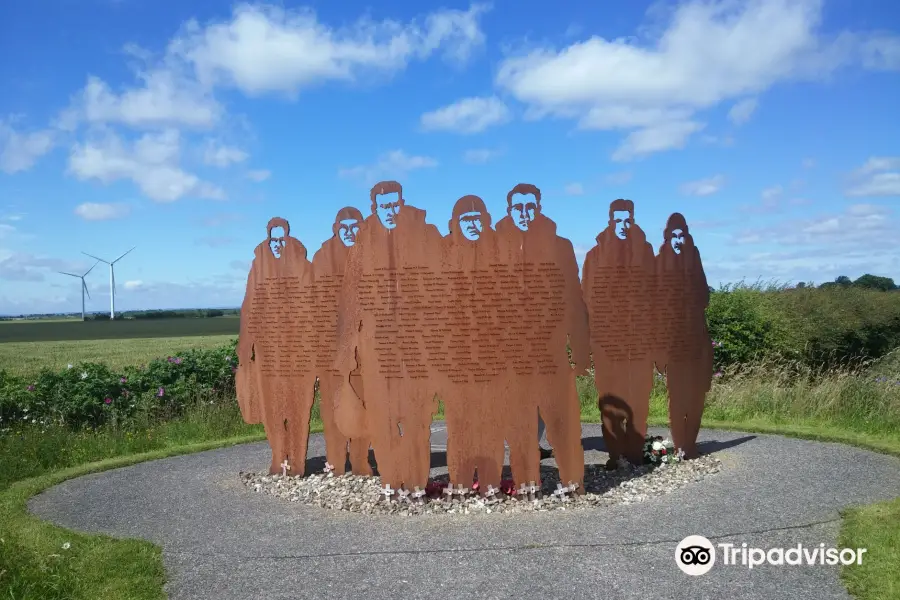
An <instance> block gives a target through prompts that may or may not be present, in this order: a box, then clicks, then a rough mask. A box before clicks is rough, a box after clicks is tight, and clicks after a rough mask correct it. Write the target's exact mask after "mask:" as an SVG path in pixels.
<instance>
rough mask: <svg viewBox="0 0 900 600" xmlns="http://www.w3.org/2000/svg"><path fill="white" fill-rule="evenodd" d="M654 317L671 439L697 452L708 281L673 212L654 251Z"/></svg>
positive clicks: (709, 355) (708, 380) (708, 355)
mask: <svg viewBox="0 0 900 600" xmlns="http://www.w3.org/2000/svg"><path fill="white" fill-rule="evenodd" d="M656 272H657V288H656V293H655V296H656V298H657V301H658V310H659V315H660V319H659V321H658V325H657V330H658V333H659V338H658V339H659V343H658V345H657V348H656V351H657V359H656V367H657V369H658V370H659V371H660V372H661V373H665V374H666V387H667V389H668V393H669V425H670V428H671V431H672V442H673V443H674V444H675V447H676V448H681V449H682V450H683V451H684V454H685V458H694V457H696V456H697V435H698V434H699V433H700V420H701V417H702V416H703V407H704V405H705V403H706V393H707V392H709V389H710V387H711V385H712V377H713V348H712V340H711V339H710V337H709V331H708V330H707V328H706V308H707V307H708V306H709V285H708V284H707V281H706V275H705V274H704V273H703V263H702V262H701V260H700V251H699V250H698V249H697V247H696V246H695V245H694V238H693V237H692V236H691V234H690V231H689V229H688V225H687V222H686V221H685V218H684V216H683V215H681V214H680V213H673V214H672V215H671V216H670V217H669V219H668V222H667V223H666V228H665V231H664V233H663V243H662V245H661V246H660V248H659V254H657V257H656Z"/></svg>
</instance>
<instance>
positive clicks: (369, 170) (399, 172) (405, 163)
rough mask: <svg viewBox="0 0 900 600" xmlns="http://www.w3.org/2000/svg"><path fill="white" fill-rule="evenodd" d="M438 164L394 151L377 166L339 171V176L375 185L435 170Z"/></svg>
mask: <svg viewBox="0 0 900 600" xmlns="http://www.w3.org/2000/svg"><path fill="white" fill-rule="evenodd" d="M437 165H438V162H437V161H436V160H435V159H433V158H430V157H428V156H410V155H408V154H406V153H405V152H404V151H403V150H392V151H390V152H386V153H385V154H382V155H381V156H379V157H378V160H376V161H375V164H372V165H360V166H356V167H351V168H348V169H339V170H338V175H339V176H340V177H344V178H347V179H362V180H364V181H366V182H369V181H371V182H372V184H375V183H376V181H377V180H378V179H381V178H384V177H398V178H399V177H401V176H403V175H405V174H406V173H409V172H410V171H414V170H417V169H428V168H434V167H436V166H437Z"/></svg>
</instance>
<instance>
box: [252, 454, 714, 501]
mask: <svg viewBox="0 0 900 600" xmlns="http://www.w3.org/2000/svg"><path fill="white" fill-rule="evenodd" d="M721 468H722V463H721V461H719V460H718V459H717V458H715V457H713V456H711V455H703V456H701V457H699V458H697V459H695V460H689V461H683V462H678V463H673V464H667V465H661V466H649V465H642V466H633V465H625V464H623V465H622V466H620V467H619V468H618V469H616V470H607V468H606V466H605V464H588V465H585V473H584V475H585V477H584V483H585V485H584V490H583V493H580V494H572V493H565V494H561V493H556V494H554V492H555V491H557V490H558V489H559V486H558V485H557V484H559V483H560V481H559V473H558V471H557V469H556V468H555V467H552V466H547V465H542V466H541V474H542V480H541V482H540V492H538V493H537V494H533V495H532V494H528V496H527V497H523V496H521V495H520V494H518V493H513V494H506V493H498V494H496V495H495V496H494V497H491V498H486V497H483V496H481V495H479V494H478V493H477V492H474V493H473V492H472V491H471V489H470V490H469V493H467V494H465V495H460V494H453V495H448V494H445V493H444V488H446V485H447V481H448V478H447V475H446V474H442V475H436V476H434V477H433V478H432V482H431V484H430V485H429V489H428V490H427V495H425V496H423V497H421V498H420V499H416V498H413V497H412V493H409V494H408V495H407V494H406V493H405V492H407V490H404V493H403V494H399V493H397V492H394V493H392V494H390V497H388V496H386V495H385V493H384V492H385V490H384V489H383V486H382V484H381V480H380V478H379V477H365V476H358V475H350V474H348V475H340V476H337V477H336V476H334V475H332V474H330V473H316V474H312V475H308V476H306V477H290V476H288V477H285V476H282V475H269V474H266V473H241V474H240V478H241V481H242V482H243V483H244V485H245V486H247V488H248V490H250V491H251V492H257V493H265V494H270V495H273V496H276V497H278V498H281V499H283V500H286V501H289V502H297V503H299V504H305V505H310V506H317V507H320V508H324V509H329V510H339V511H346V512H358V513H363V514H370V515H400V516H412V515H423V516H424V515H435V514H464V515H472V514H492V513H526V512H535V511H553V510H578V509H596V508H603V507H606V506H614V505H618V504H633V503H636V502H643V501H645V500H648V499H651V498H653V497H656V496H664V495H666V494H669V493H671V492H673V491H675V490H677V489H680V488H682V487H684V486H686V485H692V484H694V483H696V482H699V481H700V480H702V479H704V478H705V477H707V476H710V475H713V474H715V473H718V472H719V470H720V469H721ZM504 477H508V472H507V473H506V474H505V475H504ZM563 486H565V483H563ZM392 491H393V490H392Z"/></svg>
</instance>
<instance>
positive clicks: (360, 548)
mask: <svg viewBox="0 0 900 600" xmlns="http://www.w3.org/2000/svg"><path fill="white" fill-rule="evenodd" d="M437 427H440V426H436V428H437ZM659 433H664V432H663V431H659ZM444 434H445V432H442V431H435V432H434V434H433V438H432V440H433V443H434V444H435V446H436V448H435V450H439V448H440V447H441V446H442V445H443V444H444V443H445V442H444V440H445V439H446V438H445V437H444ZM584 436H585V447H586V448H588V451H587V452H586V454H587V458H586V460H587V461H588V462H600V461H603V460H605V455H604V454H603V453H602V452H601V450H600V449H602V440H600V438H599V436H600V431H599V427H598V426H596V425H585V426H584ZM701 441H702V442H703V444H702V445H701V451H703V452H715V453H716V454H717V456H718V457H719V458H720V459H721V460H722V461H723V463H724V468H723V471H722V472H721V473H719V474H716V475H713V476H711V477H710V478H708V479H706V480H704V481H703V482H700V483H695V484H692V485H690V486H687V487H685V488H682V489H680V490H678V491H676V492H675V493H673V494H670V495H668V496H663V497H659V498H655V499H652V500H649V501H647V502H644V503H641V504H636V505H631V506H617V507H612V508H609V509H602V510H593V511H571V512H555V513H537V514H530V515H497V514H491V515H487V514H485V515H477V516H471V515H470V516H461V515H441V516H426V517H419V518H402V517H390V516H380V517H372V516H365V515H358V514H349V513H334V512H328V511H325V510H323V509H318V508H313V507H304V506H298V505H295V504H292V503H287V502H284V501H279V500H277V499H275V498H273V497H270V496H267V495H263V494H253V493H249V492H248V491H246V490H245V489H244V487H243V486H242V484H241V483H240V481H239V480H238V476H237V474H238V471H241V470H243V471H251V470H260V469H263V468H265V467H267V466H268V463H269V450H268V445H267V444H265V443H258V444H247V445H243V446H236V447H233V448H227V449H222V450H215V451H210V452H203V453H199V454H193V455H189V456H182V457H176V458H169V459H165V460H159V461H153V462H147V463H142V464H139V465H134V466H131V467H127V468H123V469H116V470H114V471H107V472H105V473H99V474H96V475H89V476H86V477H81V478H78V479H74V480H70V481H67V482H65V483H63V484H61V485H58V486H56V487H54V488H52V489H50V490H47V491H46V492H45V493H43V494H41V495H39V496H37V497H36V498H34V499H32V501H31V503H30V508H31V510H32V511H33V512H34V513H36V514H38V515H40V516H42V517H44V518H46V519H48V520H50V521H52V522H55V523H58V524H60V525H63V526H65V527H69V528H73V529H78V530H83V531H90V532H103V533H107V534H110V535H113V536H117V537H140V538H144V539H148V540H151V541H153V542H155V543H157V544H160V545H161V546H162V547H163V557H164V561H165V565H166V568H167V570H168V573H169V577H170V582H169V584H168V585H167V591H168V593H169V595H170V597H171V598H173V599H177V600H186V599H194V598H214V599H217V600H236V599H245V598H246V599H249V598H263V599H271V600H276V599H283V598H284V599H286V598H330V599H336V598H353V599H356V598H394V597H403V598H428V599H430V600H433V599H434V598H452V599H453V600H456V599H457V598H513V597H517V598H521V597H522V596H525V597H528V598H567V599H571V598H576V597H577V598H604V599H613V598H654V599H659V598H666V599H668V598H672V599H683V598H688V599H702V598H738V597H739V598H753V599H757V598H791V599H792V600H796V599H804V598H809V599H815V600H828V599H833V598H844V599H846V598H848V597H849V596H848V595H847V593H846V592H845V591H844V588H843V587H842V585H841V583H840V581H839V579H838V567H829V566H781V567H776V566H765V567H758V568H755V569H753V570H748V569H747V568H746V567H740V566H737V567H736V566H722V565H721V558H720V557H719V558H717V564H716V565H715V566H714V567H713V569H712V571H710V572H709V573H707V574H706V575H703V576H700V577H689V576H687V575H685V574H683V573H682V572H681V571H680V570H679V569H678V568H677V566H676V564H675V561H674V554H675V546H676V544H677V543H678V542H679V541H680V540H681V539H682V538H684V537H686V536H687V535H692V534H699V535H705V536H706V537H708V538H711V539H713V541H714V542H716V543H718V542H732V543H735V544H736V545H737V546H740V545H741V543H743V542H746V543H747V544H748V545H749V546H750V547H760V548H771V547H790V546H796V545H797V544H798V543H802V544H803V545H804V546H808V547H814V546H818V545H819V544H820V543H824V544H825V545H826V547H830V546H833V545H835V544H836V541H835V540H836V535H837V532H838V527H839V516H838V510H839V509H840V508H842V507H845V506H848V505H854V504H862V503H870V502H875V501H878V500H883V499H888V498H891V497H895V496H898V495H900V461H898V460H897V459H894V458H891V457H887V456H882V455H878V454H874V453H870V452H866V451H862V450H858V449H854V448H851V447H848V446H842V445H837V444H822V443H815V442H808V441H801V440H792V439H787V438H781V437H775V436H755V435H751V434H742V433H729V432H721V431H703V432H702V434H701ZM310 450H311V456H312V455H316V454H324V445H323V440H322V438H321V436H320V435H317V436H313V440H312V442H311V448H310ZM321 463H322V461H321V460H319V461H318V464H321Z"/></svg>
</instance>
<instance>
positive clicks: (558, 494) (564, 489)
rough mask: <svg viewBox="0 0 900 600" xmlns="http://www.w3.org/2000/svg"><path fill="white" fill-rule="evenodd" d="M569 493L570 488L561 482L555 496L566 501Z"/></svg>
mask: <svg viewBox="0 0 900 600" xmlns="http://www.w3.org/2000/svg"><path fill="white" fill-rule="evenodd" d="M568 491H569V488H568V487H563V484H562V483H561V482H560V483H557V484H556V489H555V490H554V491H553V495H554V496H556V497H557V498H558V499H560V500H565V498H566V494H567V493H568Z"/></svg>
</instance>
